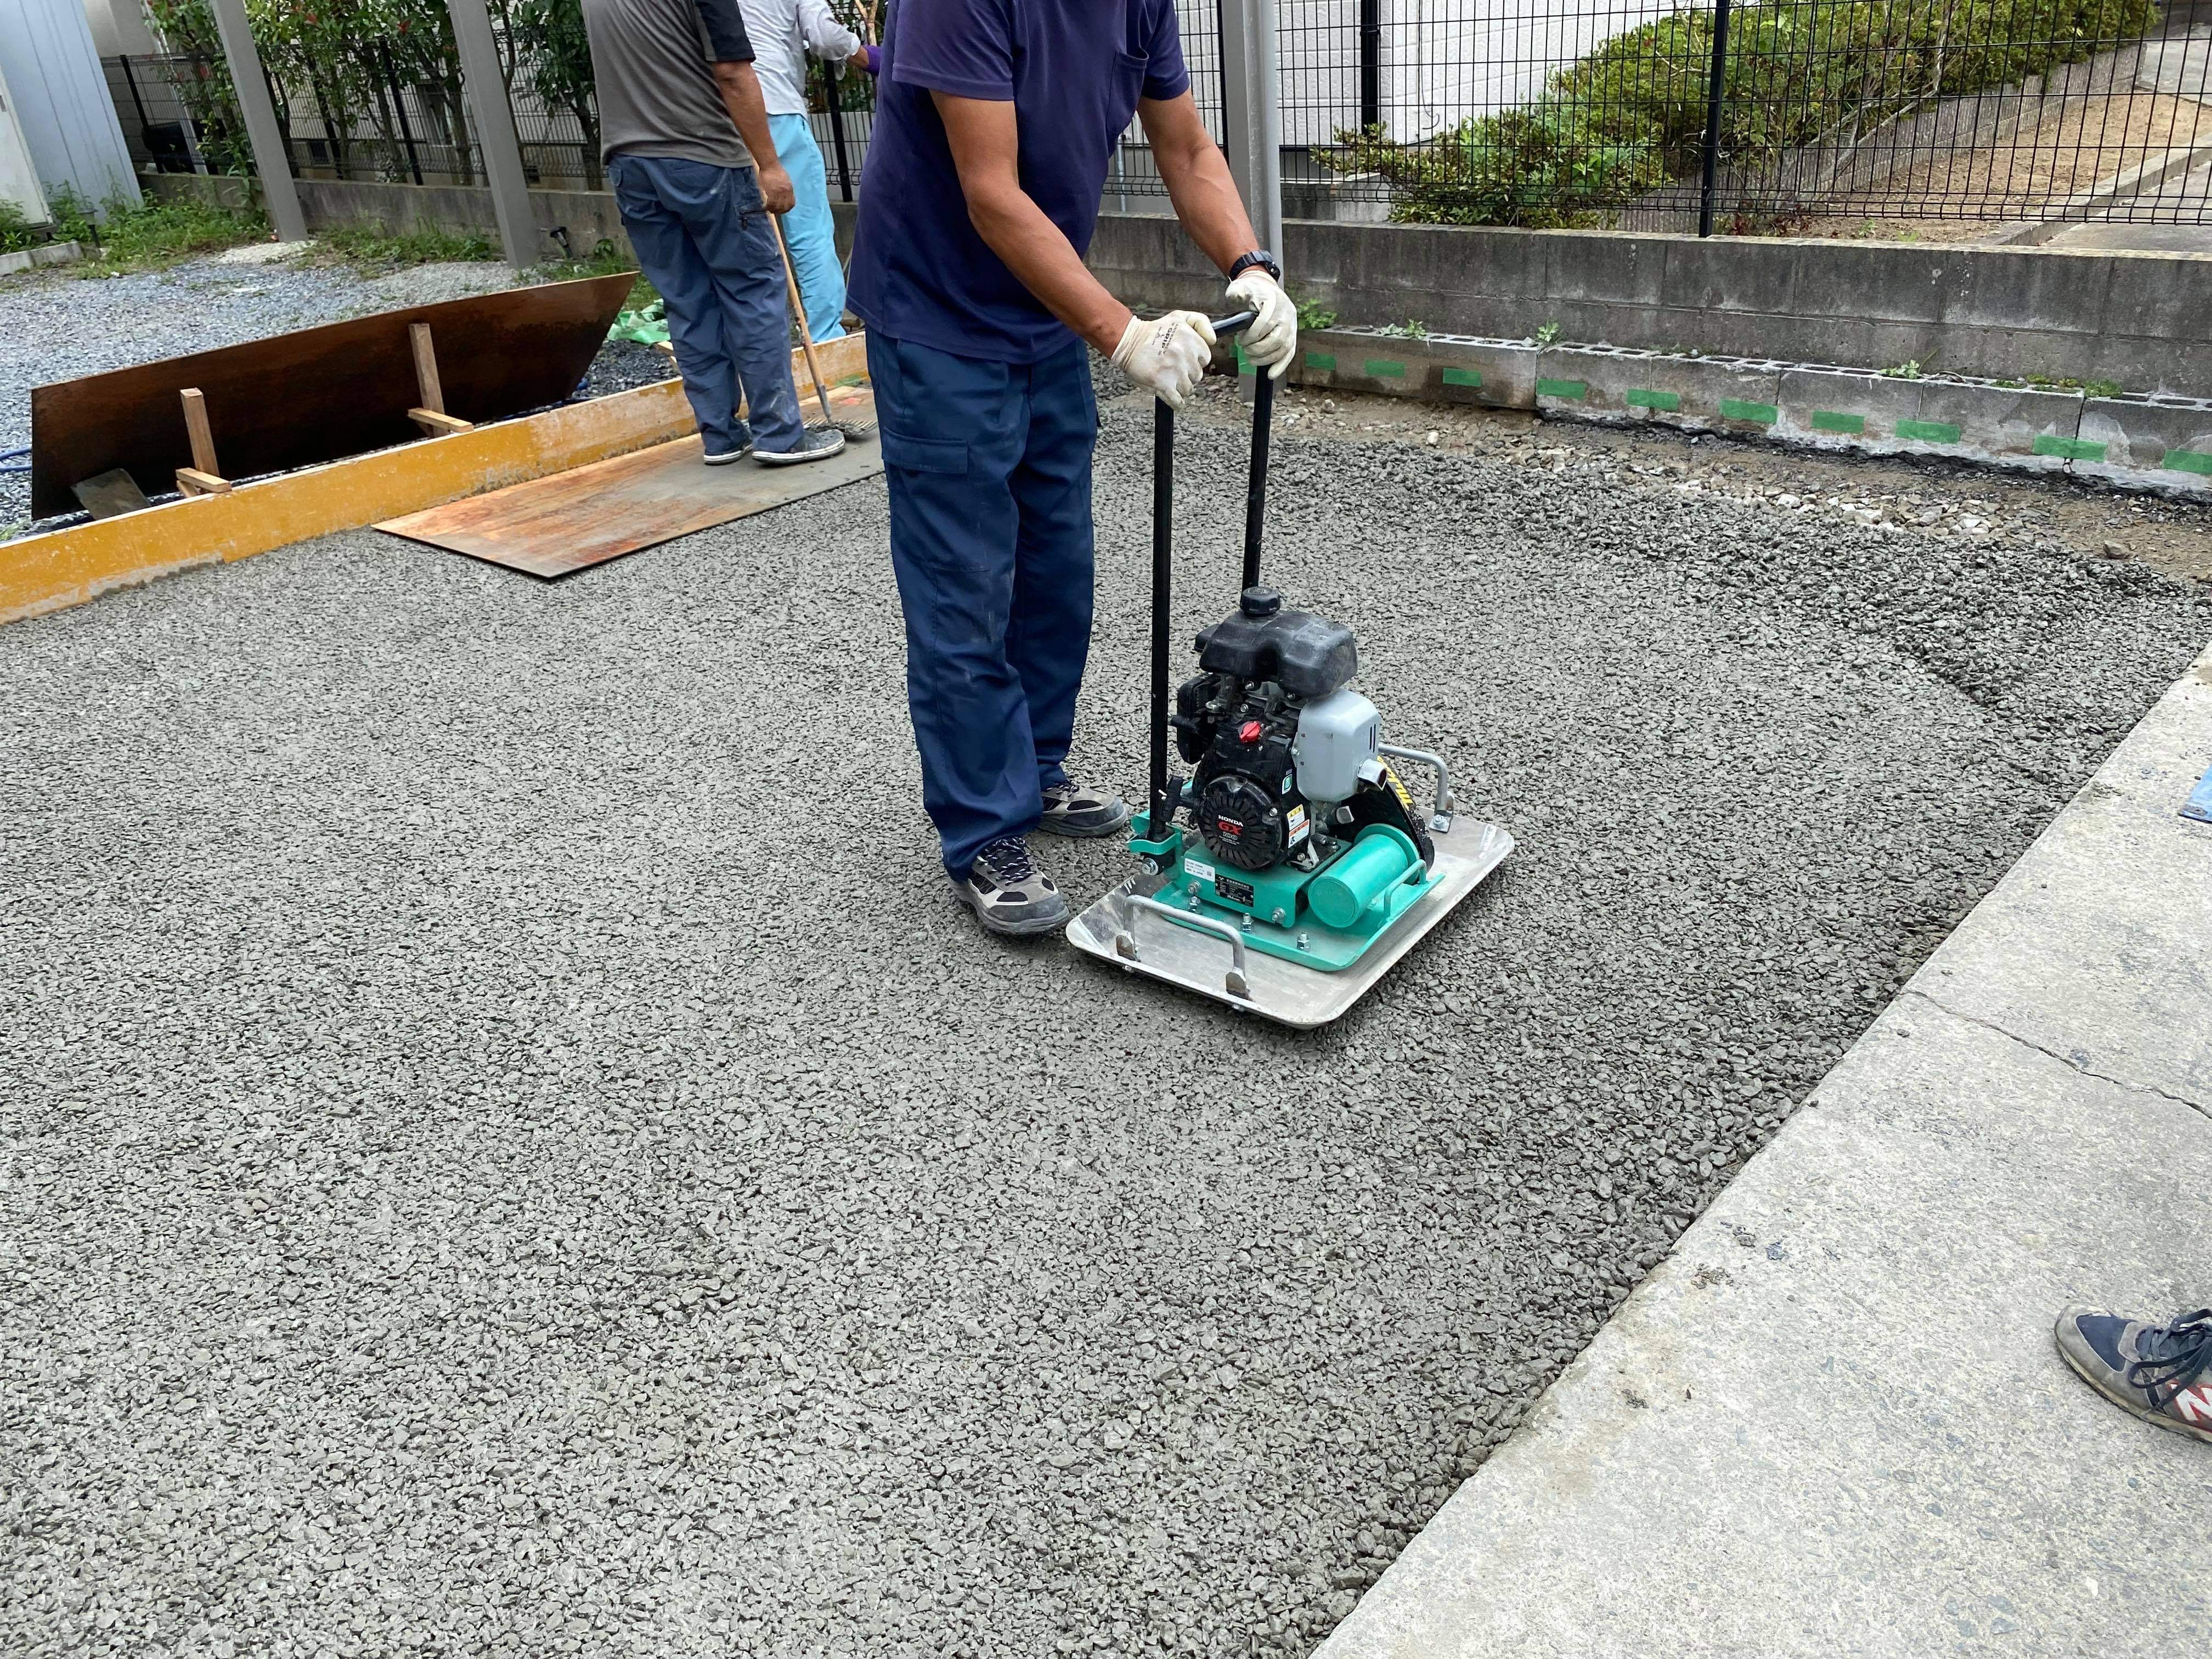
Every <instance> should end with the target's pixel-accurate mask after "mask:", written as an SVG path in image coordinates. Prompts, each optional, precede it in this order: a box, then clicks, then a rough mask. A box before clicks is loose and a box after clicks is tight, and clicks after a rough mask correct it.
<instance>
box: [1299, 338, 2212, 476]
mask: <svg viewBox="0 0 2212 1659" xmlns="http://www.w3.org/2000/svg"><path fill="white" fill-rule="evenodd" d="M1291 374H1292V378H1293V379H1294V380H1295V381H1296V382H1297V384H1298V385H1300V386H1311V387H1316V388H1328V389H1334V390H1342V391H1346V392H1379V393H1382V394H1384V395H1386V396H1391V397H1405V398H1419V399H1421V400H1423V401H1425V402H1429V403H1437V404H1479V405H1482V406H1486V407H1490V408H1498V409H1526V410H1534V411H1535V412H1537V413H1539V414H1541V415H1543V416H1547V417H1552V418H1557V419H1562V420H1577V421H1591V422H1600V423H1603V424H1607V425H1616V426H1644V425H1649V426H1663V427H1671V428H1676V429H1678V430H1681V431H1689V432H1718V433H1728V434H1732V435H1736V436H1740V437H1747V438H1766V439H1771V440H1773V441H1777V442H1780V443H1785V444H1792V445H1796V446H1799V447H1806V448H1812V449H1826V450H1837V451H1856V452H1857V453H1868V454H1885V455H1899V454H1901V455H1942V456H1947V457H1948V458H1950V459H1956V460H1966V461H1974V462H1978V463H1981V464H1983V465H1993V466H2002V467H2008V468H2011V469H2014V470H2016V471H2027V472H2063V473H2072V474H2075V475H2078V476H2080V477H2093V478H2096V479H2098V480H2100V481H2101V482H2103V483H2109V484H2114V485H2118V486H2120V487H2122V488H2125V489H2142V490H2151V491H2155V492H2157V493H2159V494H2160V495H2175V496H2184V497H2193V498H2200V499H2201V498H2203V497H2206V496H2208V495H2212V400H2207V399H2202V398H2175V397H2164V396H2156V397H2127V396H2115V397H2096V396H2092V395H2090V394H2089V393H2088V392H2083V391H2074V390H2065V389H2060V388H2055V387H2043V386H2029V385H2026V384H2022V383H2020V382H2015V381H2003V380H1972V379H1968V378H1965V377H1960V376H1944V377H1942V378H1934V377H1928V376H1914V377H1907V376H1905V375H1900V374H1878V373H1875V372H1873V371H1871V370H1867V369H1855V368H1838V367H1837V366H1835V365H1832V364H1826V363H1799V362H1781V361H1777V360H1772V359H1765V358H1750V357H1718V356H1691V355H1686V354H1675V353H1669V352H1663V351H1650V350H1644V349H1636V348H1632V347H1621V346H1609V345H1565V344H1550V345H1545V344H1539V343H1536V342H1534V341H1533V340H1498V339H1485V338H1481V337H1475V336H1472V335H1455V334H1429V335H1426V336H1423V337H1409V336H1406V335H1402V334H1390V333H1386V332H1384V331H1380V330H1376V329H1355V328H1337V329H1319V330H1314V331H1309V332H1308V333H1307V334H1306V335H1305V336H1304V337H1303V338H1302V340H1301V342H1300V345H1299V361H1298V362H1297V364H1296V365H1294V367H1293V368H1292V370H1291Z"/></svg>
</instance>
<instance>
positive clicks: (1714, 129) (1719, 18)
mask: <svg viewBox="0 0 2212 1659" xmlns="http://www.w3.org/2000/svg"><path fill="white" fill-rule="evenodd" d="M1728 26H1729V0H1713V73H1712V79H1711V81H1710V82H1707V83H1706V86H1705V167H1704V172H1703V176H1702V177H1701V179H1699V185H1698V234H1699V235H1700V236H1710V235H1711V234H1713V191H1714V186H1715V185H1716V184H1717V182H1718V180H1719V178H1720V163H1721V96H1722V86H1723V82H1724V80H1725V79H1726V77H1727V75H1728Z"/></svg>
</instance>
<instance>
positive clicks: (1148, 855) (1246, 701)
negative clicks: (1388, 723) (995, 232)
mask: <svg viewBox="0 0 2212 1659" xmlns="http://www.w3.org/2000/svg"><path fill="white" fill-rule="evenodd" d="M1251 321H1252V314H1251V313H1249V312H1240V313H1237V315H1235V316H1233V317H1228V318H1225V319H1221V320H1220V321H1218V322H1216V323H1215V324H1214V325H1213V331H1214V333H1215V334H1216V336H1227V335H1231V334H1234V333H1235V332H1237V331H1239V330H1241V329H1243V328H1245V327H1247V326H1249V325H1250V323H1251ZM1273 413H1274V382H1273V380H1269V379H1268V378H1267V374H1265V373H1261V374H1259V375H1258V376H1257V377H1256V378H1255V381H1254V392H1253V403H1252V462H1251V475H1250V481H1249V485H1248V487H1247V490H1246V495H1245V507H1244V576H1243V585H1242V592H1241V595H1240V597H1239V599H1238V601H1237V610H1236V611H1235V613H1234V614H1232V615H1231V616H1229V617H1224V618H1223V619H1222V620H1221V621H1220V622H1218V623H1214V624H1213V625H1212V627H1211V628H1208V629H1206V630H1205V631H1204V632H1203V633H1201V634H1200V635H1199V636H1198V645H1197V649H1198V672H1197V674H1196V675H1195V676H1194V677H1193V678H1189V679H1187V680H1185V681H1183V683H1182V684H1181V685H1180V686H1179V687H1178V688H1176V694H1175V708H1174V713H1173V714H1170V712H1169V708H1168V678H1169V660H1168V659H1169V654H1170V653H1169V648H1168V602H1169V587H1170V565H1171V556H1172V552H1173V546H1174V531H1173V524H1172V520H1173V516H1174V504H1175V477H1174V472H1175V411H1174V410H1171V409H1170V408H1169V407H1168V406H1167V405H1166V404H1163V403H1157V402H1156V403H1155V404H1154V405H1153V415H1152V419H1153V428H1152V778H1151V787H1150V799H1149V800H1148V801H1147V803H1146V808H1145V810H1144V811H1140V812H1139V813H1137V814H1136V815H1135V816H1134V817H1133V820H1132V825H1131V835H1130V841H1129V850H1130V852H1131V853H1132V854H1134V855H1135V857H1136V860H1137V862H1138V864H1139V866H1140V871H1141V873H1140V874H1139V875H1136V876H1132V877H1131V878H1129V879H1128V880H1127V881H1125V882H1123V883H1122V884H1121V885H1120V886H1119V887H1116V888H1115V890H1113V891H1112V892H1110V893H1108V894H1107V895H1106V896H1104V897H1103V898H1102V899H1100V900H1099V901H1098V902H1097V903H1096V904H1093V905H1092V906H1091V908H1089V909H1087V910H1085V911H1084V912H1083V913H1082V914H1081V915H1078V916H1077V917H1076V918H1075V919H1074V920H1073V921H1071V922H1069V923H1068V926H1067V937H1068V939H1069V940H1070V942H1072V943H1073V945H1075V946H1076V948H1077V949H1079V950H1080V951H1085V952H1086V953H1088V954H1090V955H1091V956H1095V957H1104V958H1105V959H1107V960H1108V961H1110V962H1113V963H1116V964H1118V965H1119V966H1120V967H1121V968H1123V969H1127V970H1128V971H1129V972H1131V973H1137V974H1144V975H1149V976H1150V977H1152V978H1153V979H1162V980H1166V981H1168V982H1169V983H1170V984H1173V985H1180V986H1182V987H1186V988H1188V989H1189V990H1193V991H1196V992H1198V993H1200V994H1201V995H1204V996H1209V997H1212V998H1214V999H1216V1000H1218V1001H1222V1002H1225V1003H1228V1004H1229V1005H1230V1006H1232V1007H1236V1008H1242V1009H1246V1010H1249V1012H1253V1013H1255V1014H1260V1015H1263V1016H1265V1017H1266V1018H1269V1019H1273V1020H1278V1021H1280V1022H1281V1023H1282V1024H1286V1025H1296V1026H1308V1027H1310V1026H1316V1025H1325V1024H1328V1022H1329V1021H1330V1020H1332V1019H1334V1018H1336V1017H1337V1016H1338V1015H1339V1014H1340V1013H1342V1012H1344V1011H1345V1010H1346V1008H1349V1007H1350V1006H1352V1004H1353V1003H1354V1002H1356V1001H1358V1000H1359V998H1360V996H1361V995H1362V994H1364V992H1365V991H1366V990H1367V988H1368V987H1370V986H1371V985H1372V984H1374V983H1375V981H1376V980H1378V979H1380V978H1382V977H1383V975H1384V974H1385V973H1386V972H1388V971H1389V968H1390V965H1391V964H1392V963H1395V962H1396V961H1397V960H1398V958H1399V957H1401V956H1403V955H1405V953H1406V952H1407V951H1408V950H1409V949H1411V948H1412V946H1413V944H1414V942H1415V941H1416V940H1418V939H1420V938H1421V937H1422V936H1423V935H1425V933H1428V931H1429V930H1430V929H1431V928H1432V927H1435V926H1436V925H1437V923H1438V922H1440V921H1443V919H1444V917H1445V916H1447V915H1449V914H1450V913H1451V910H1452V908H1453V907H1454V906H1455V905H1457V904H1458V903H1459V902H1460V901H1461V900H1462V899H1463V898H1465V897H1466V896H1468V894H1469V893H1471V892H1473V891H1474V887H1475V884H1477V883H1478V882H1480V880H1481V879H1482V878H1484V877H1485V876H1486V875H1488V874H1489V873H1490V872H1492V870H1494V869H1496V868H1497V867H1498V864H1499V863H1500V862H1501V861H1502V860H1504V857H1505V855H1506V854H1508V853H1510V852H1511V851H1512V850H1513V837H1512V836H1510V835H1508V834H1507V833H1506V832H1505V831H1504V829H1500V828H1499V827H1498V825H1496V824H1491V823H1470V822H1468V821H1467V820H1465V819H1460V818H1455V817H1454V815H1453V812H1452V797H1451V774H1450V771H1449V768H1448V767H1447V766H1446V764H1445V763H1444V761H1443V757H1441V756H1438V755H1434V754H1431V753H1428V752H1426V751H1425V750H1419V749H1405V748H1401V747H1399V746H1398V745H1396V744H1388V743H1384V742H1383V720H1382V716H1381V714H1379V713H1378V712H1377V711H1376V707H1375V705H1374V704H1373V703H1371V702H1369V701H1368V700H1367V699H1366V698H1365V697H1364V696H1361V695H1360V694H1359V693H1358V691H1355V690H1352V685H1351V681H1352V677H1353V675H1354V674H1355V673H1357V672H1358V666H1359V652H1358V646H1357V644H1356V643H1355V642H1354V641H1353V639H1352V630H1351V629H1348V628H1346V627H1345V626H1344V625H1343V624H1342V623H1336V622H1331V621H1328V619H1326V618H1324V617H1317V616H1315V615H1312V614H1311V613H1310V612H1307V611H1296V610H1292V609H1291V608H1289V607H1288V606H1286V605H1285V604H1284V602H1283V599H1282V596H1281V595H1280V594H1279V593H1277V592H1275V591H1274V590H1273V588H1269V587H1263V586H1261V585H1260V537H1261V523H1262V520H1263V518H1264V516H1265V513H1266V505H1267V437H1268V429H1269V426H1270V423H1271V422H1272V419H1273ZM1170 733H1172V736H1173V739H1174V743H1175V748H1176V754H1177V755H1178V756H1180V757H1181V758H1182V760H1183V762H1184V763H1187V764H1188V765H1189V766H1190V767H1191V769H1192V770H1191V774H1190V776H1189V777H1188V779H1182V778H1178V777H1176V776H1173V775H1170V771H1169V769H1168V743H1169V739H1170ZM1393 761H1401V762H1409V763H1413V764H1416V765H1419V766H1421V767H1424V768H1425V769H1428V770H1429V771H1430V772H1431V773H1433V774H1434V775H1435V780H1436V793H1435V804H1434V805H1433V807H1432V808H1431V810H1430V811H1426V812H1424V811H1421V810H1419V808H1418V807H1417V806H1416V805H1414V803H1413V797H1412V796H1411V795H1410V794H1409V793H1407V789H1406V786H1405V785H1404V784H1403V783H1402V782H1401V781H1400V779H1399V776H1398V774H1397V771H1396V769H1395V768H1394V767H1393V766H1392V764H1391V763H1392V762H1393ZM1225 956H1226V958H1227V966H1226V969H1225V968H1224V964H1223V958H1224V957H1225Z"/></svg>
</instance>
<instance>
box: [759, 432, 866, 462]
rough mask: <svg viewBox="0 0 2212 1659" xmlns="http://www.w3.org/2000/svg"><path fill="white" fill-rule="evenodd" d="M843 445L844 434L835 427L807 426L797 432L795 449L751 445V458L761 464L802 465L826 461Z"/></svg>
mask: <svg viewBox="0 0 2212 1659" xmlns="http://www.w3.org/2000/svg"><path fill="white" fill-rule="evenodd" d="M844 447H845V435H844V434H843V433H842V432H840V431H838V430H837V428H835V427H828V428H823V429H821V430H818V431H817V429H816V428H812V427H809V428H807V429H806V430H805V432H803V433H801V434H800V435H799V447H797V448H796V449H763V448H761V447H759V446H758V445H755V446H754V447H753V459H755V460H757V461H758V462H759V463H760V464H761V465H763V466H803V465H805V464H806V463H807V462H808V461H826V460H828V459H829V458H830V457H831V456H832V455H835V454H836V453H838V452H839V451H840V450H842V449H843V448H844Z"/></svg>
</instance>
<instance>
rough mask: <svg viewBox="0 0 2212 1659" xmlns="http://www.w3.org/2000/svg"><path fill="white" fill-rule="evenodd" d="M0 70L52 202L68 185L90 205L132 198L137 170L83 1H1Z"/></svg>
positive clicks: (135, 195)
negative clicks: (101, 64)
mask: <svg viewBox="0 0 2212 1659" xmlns="http://www.w3.org/2000/svg"><path fill="white" fill-rule="evenodd" d="M0 76H4V77H5V79H6V81H7V83H8V86H9V88H10V89H11V90H12V91H13V93H14V94H15V96H14V99H13V100H12V101H13V102H14V104H15V118H16V120H17V121H18V123H19V124H20V125H21V127H22V130H23V138H24V141H25V143H27V145H28V146H29V148H30V152H31V164H32V166H33V167H35V168H36V169H37V170H38V175H39V181H40V184H42V185H44V186H45V187H46V196H47V198H48V199H49V200H50V201H51V200H52V197H53V196H54V195H55V194H56V193H57V192H58V191H61V190H63V189H64V188H66V189H69V190H72V191H76V194H77V195H79V196H81V197H83V198H84V199H85V200H86V201H88V202H90V203H93V204H95V205H97V204H104V203H106V202H108V201H110V200H115V199H120V200H122V201H125V202H128V203H130V204H133V205H134V206H135V205H136V204H137V201H138V179H137V173H135V172H134V171H133V170H132V168H131V152H130V151H129V150H127V149H125V148H124V145H123V128H122V126H121V125H119V124H118V122H117V120H116V118H115V104H114V100H112V99H111V98H110V97H109V95H108V91H107V78H106V76H105V75H104V74H102V73H101V71H100V52H99V50H98V48H96V47H95V46H94V45H93V41H92V25H91V23H90V22H89V21H88V20H87V18H86V16H85V14H84V11H83V9H82V8H81V7H79V6H76V5H70V4H62V3H57V0H0Z"/></svg>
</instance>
